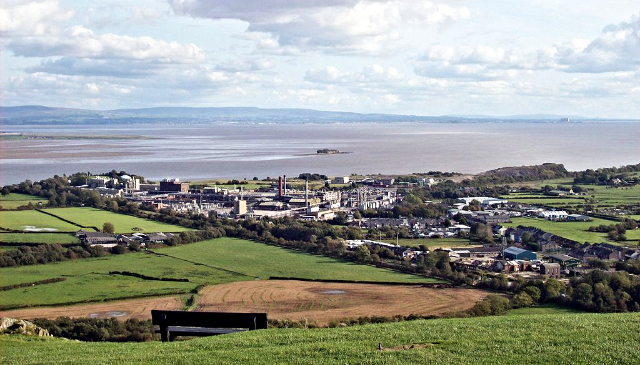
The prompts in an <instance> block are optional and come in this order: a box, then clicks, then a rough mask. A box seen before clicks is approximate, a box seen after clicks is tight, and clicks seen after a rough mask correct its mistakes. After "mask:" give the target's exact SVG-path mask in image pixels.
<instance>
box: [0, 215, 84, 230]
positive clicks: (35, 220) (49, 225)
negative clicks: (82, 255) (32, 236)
mask: <svg viewBox="0 0 640 365" xmlns="http://www.w3.org/2000/svg"><path fill="white" fill-rule="evenodd" d="M0 227H2V228H7V229H13V230H16V231H29V230H30V231H33V232H39V231H41V232H46V231H58V232H77V231H78V230H79V229H80V227H78V226H75V225H73V224H69V223H67V222H65V221H62V220H60V219H58V218H56V217H52V216H50V215H47V214H44V213H41V212H38V211H37V210H22V211H1V212H0Z"/></svg>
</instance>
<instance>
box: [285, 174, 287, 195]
mask: <svg viewBox="0 0 640 365" xmlns="http://www.w3.org/2000/svg"><path fill="white" fill-rule="evenodd" d="M284 195H287V175H284Z"/></svg>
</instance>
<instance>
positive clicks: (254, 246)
mask: <svg viewBox="0 0 640 365" xmlns="http://www.w3.org/2000/svg"><path fill="white" fill-rule="evenodd" d="M157 252H158V253H164V254H167V255H171V256H174V257H179V258H183V259H188V260H192V261H195V262H199V263H203V264H209V265H213V266H216V267H220V268H224V269H227V270H233V271H239V272H242V273H244V274H248V275H251V276H255V277H260V278H268V277H270V276H280V277H283V276H284V277H295V278H304V279H333V280H335V279H340V280H356V281H380V282H384V281H392V282H437V280H435V279H431V278H425V277H421V276H416V275H410V274H403V273H398V272H395V271H391V270H386V269H379V268H376V267H372V266H367V265H360V264H353V263H347V262H344V261H340V260H336V259H333V258H330V257H326V256H316V255H310V254H307V253H302V252H297V251H293V250H288V249H285V248H281V247H276V246H270V245H266V244H263V243H259V242H254V241H248V240H240V239H234V238H218V239H215V240H209V241H204V242H198V243H193V244H189V245H183V246H178V247H172V248H166V249H161V250H157Z"/></svg>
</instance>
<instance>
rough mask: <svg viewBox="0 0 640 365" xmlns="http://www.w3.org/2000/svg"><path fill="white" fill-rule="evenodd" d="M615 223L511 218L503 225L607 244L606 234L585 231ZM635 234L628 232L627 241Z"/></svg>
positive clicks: (579, 240) (594, 219) (634, 232)
mask: <svg viewBox="0 0 640 365" xmlns="http://www.w3.org/2000/svg"><path fill="white" fill-rule="evenodd" d="M615 223H616V222H614V221H609V220H605V219H598V218H593V221H591V222H553V221H549V220H546V219H541V218H512V219H511V223H504V224H503V225H504V226H506V227H517V226H519V225H522V226H531V227H537V228H540V229H542V230H543V231H546V232H551V233H553V234H556V235H558V236H560V237H564V238H568V239H570V240H574V241H577V242H590V243H600V242H609V241H608V240H607V235H606V233H599V232H589V231H587V229H589V227H592V226H598V225H600V224H605V225H610V224H615ZM637 233H638V231H637V230H636V231H629V232H628V235H627V239H631V238H630V237H629V234H633V235H636V234H637ZM612 243H615V242H612Z"/></svg>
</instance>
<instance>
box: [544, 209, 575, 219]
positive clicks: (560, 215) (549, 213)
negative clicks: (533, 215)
mask: <svg viewBox="0 0 640 365" xmlns="http://www.w3.org/2000/svg"><path fill="white" fill-rule="evenodd" d="M568 215H569V214H568V213H567V212H565V211H564V210H544V211H542V212H540V213H538V217H539V218H544V219H548V220H550V221H558V220H564V219H567V216H568Z"/></svg>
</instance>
